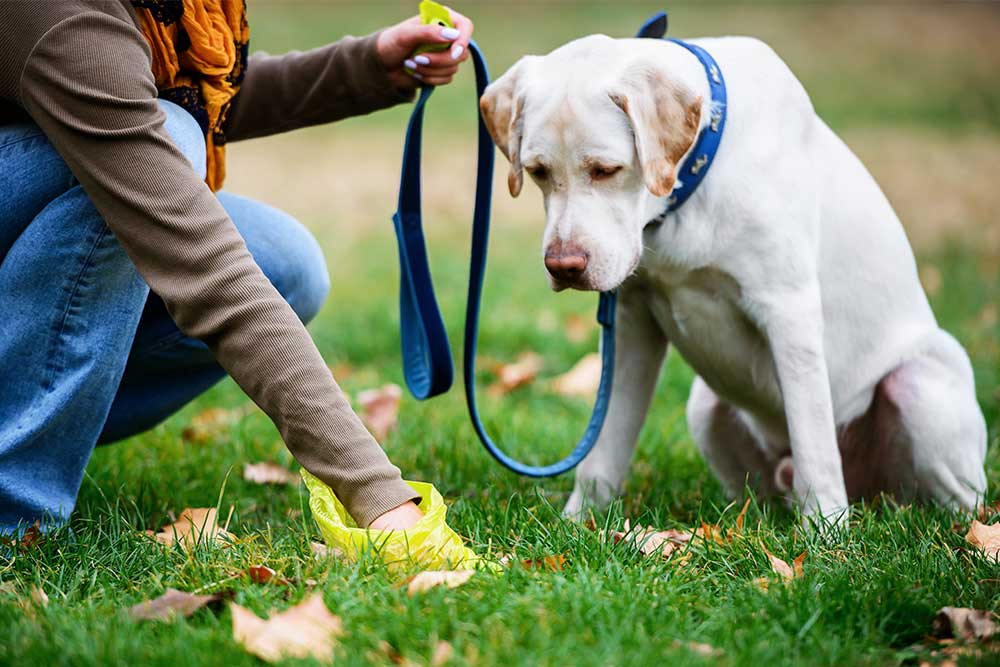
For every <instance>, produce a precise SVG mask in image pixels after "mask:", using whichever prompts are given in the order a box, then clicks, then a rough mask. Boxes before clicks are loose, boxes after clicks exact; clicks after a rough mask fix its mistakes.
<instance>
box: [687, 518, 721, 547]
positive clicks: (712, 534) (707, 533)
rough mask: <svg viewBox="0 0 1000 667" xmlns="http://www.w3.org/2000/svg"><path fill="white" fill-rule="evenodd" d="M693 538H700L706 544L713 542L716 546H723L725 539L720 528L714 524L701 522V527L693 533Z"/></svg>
mask: <svg viewBox="0 0 1000 667" xmlns="http://www.w3.org/2000/svg"><path fill="white" fill-rule="evenodd" d="M694 534H695V537H700V538H702V539H703V540H705V541H706V542H715V543H716V544H725V543H726V538H725V536H724V535H723V533H722V528H720V527H719V526H717V525H716V524H714V523H705V522H704V521H702V522H701V526H699V527H698V529H697V530H696V531H694Z"/></svg>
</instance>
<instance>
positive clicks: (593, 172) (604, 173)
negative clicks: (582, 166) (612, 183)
mask: <svg viewBox="0 0 1000 667" xmlns="http://www.w3.org/2000/svg"><path fill="white" fill-rule="evenodd" d="M621 170H622V168H621V165H617V166H614V167H592V168H591V169H590V177H591V178H592V179H594V180H595V181H601V180H604V179H606V178H611V177H612V176H614V175H615V174H617V173H618V172H619V171H621Z"/></svg>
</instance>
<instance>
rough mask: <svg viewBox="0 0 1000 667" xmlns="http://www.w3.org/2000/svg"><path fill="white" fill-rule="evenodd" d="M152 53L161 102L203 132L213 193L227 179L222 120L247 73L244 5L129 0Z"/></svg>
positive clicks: (229, 0) (217, 0)
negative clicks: (174, 107)
mask: <svg viewBox="0 0 1000 667" xmlns="http://www.w3.org/2000/svg"><path fill="white" fill-rule="evenodd" d="M132 4H133V6H134V7H135V9H136V14H137V15H138V17H139V22H140V24H141V25H142V33H143V35H144V36H145V38H146V41H147V42H148V43H149V48H150V50H151V51H152V53H153V77H154V79H155V80H156V89H157V90H158V91H159V95H160V97H161V98H163V99H167V100H170V101H171V102H175V103H177V104H179V105H180V106H182V107H184V108H185V109H187V110H188V112H189V113H191V115H192V116H194V117H195V119H196V120H197V121H198V123H199V124H200V125H201V129H202V131H204V132H205V144H206V151H207V156H208V174H207V175H206V177H205V182H206V183H208V186H209V187H210V188H212V190H213V191H215V190H218V189H219V188H220V187H222V181H223V180H224V179H225V177H226V136H225V124H226V115H227V113H228V111H229V104H230V102H231V101H232V99H233V97H234V96H235V95H236V93H237V92H238V91H239V88H240V83H242V81H243V74H244V72H245V70H246V60H247V44H248V42H249V39H250V28H249V26H248V25H247V19H246V3H245V0H132Z"/></svg>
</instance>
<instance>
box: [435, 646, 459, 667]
mask: <svg viewBox="0 0 1000 667" xmlns="http://www.w3.org/2000/svg"><path fill="white" fill-rule="evenodd" d="M454 655H455V647H454V646H452V645H451V644H449V643H448V642H446V641H444V640H443V639H442V640H441V641H439V642H438V643H437V644H435V646H434V654H433V655H431V667H443V665H446V664H447V663H449V662H451V658H452V656H454Z"/></svg>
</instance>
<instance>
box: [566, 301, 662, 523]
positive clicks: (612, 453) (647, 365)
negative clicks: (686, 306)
mask: <svg viewBox="0 0 1000 667" xmlns="http://www.w3.org/2000/svg"><path fill="white" fill-rule="evenodd" d="M646 296H647V295H646V292H645V290H643V289H641V288H638V287H631V288H622V289H621V290H620V292H619V297H618V312H617V313H616V315H615V353H616V356H615V370H614V376H613V377H612V385H611V400H610V403H609V405H608V416H607V418H606V419H605V421H604V427H603V428H602V429H601V435H600V437H599V438H598V440H597V443H596V444H595V445H594V448H593V449H592V450H591V451H590V454H588V455H587V458H585V459H584V460H583V462H582V463H581V464H580V467H579V468H578V469H577V472H576V484H575V486H574V488H573V493H572V495H571V496H570V498H569V501H568V502H567V503H566V508H565V509H564V510H563V514H564V515H565V516H567V517H571V518H576V519H579V518H583V517H584V515H585V514H586V511H587V509H595V510H602V509H604V508H605V507H606V506H607V505H608V503H610V502H611V500H612V499H613V498H615V497H616V496H618V495H620V494H621V492H622V486H623V483H624V481H625V478H626V476H627V475H628V469H629V464H630V463H631V461H632V452H633V451H634V450H635V444H636V438H637V437H638V436H639V430H640V429H641V428H642V423H643V421H644V420H645V418H646V412H647V410H648V409H649V403H650V400H651V399H652V397H653V390H654V389H655V388H656V381H657V378H658V377H659V375H660V367H661V366H662V364H663V357H664V355H665V354H666V351H667V338H666V336H665V335H664V334H663V331H662V330H661V329H660V327H659V325H658V324H657V323H656V322H655V321H654V319H653V316H652V314H651V313H650V312H649V308H648V306H647V303H646Z"/></svg>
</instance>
